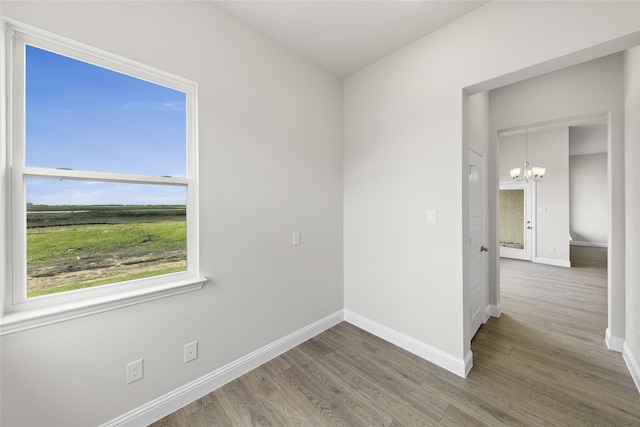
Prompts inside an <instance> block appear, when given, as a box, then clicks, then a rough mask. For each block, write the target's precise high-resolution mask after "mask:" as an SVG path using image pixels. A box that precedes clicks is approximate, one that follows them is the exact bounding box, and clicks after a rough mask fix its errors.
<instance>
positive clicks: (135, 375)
mask: <svg viewBox="0 0 640 427" xmlns="http://www.w3.org/2000/svg"><path fill="white" fill-rule="evenodd" d="M143 360H144V359H138V360H136V361H134V362H130V363H127V384H131V383H132V382H135V381H138V380H141V379H142V378H143V377H144V363H143Z"/></svg>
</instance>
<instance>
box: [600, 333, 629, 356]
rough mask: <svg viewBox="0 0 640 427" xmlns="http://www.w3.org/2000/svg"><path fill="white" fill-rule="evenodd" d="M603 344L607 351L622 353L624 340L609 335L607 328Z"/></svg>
mask: <svg viewBox="0 0 640 427" xmlns="http://www.w3.org/2000/svg"><path fill="white" fill-rule="evenodd" d="M604 342H605V343H606V344H607V348H608V349H609V350H613V351H617V352H618V353H622V348H623V345H624V338H621V337H616V336H613V335H611V331H610V330H609V328H607V331H606V333H605V338H604Z"/></svg>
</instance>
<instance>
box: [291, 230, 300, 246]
mask: <svg viewBox="0 0 640 427" xmlns="http://www.w3.org/2000/svg"><path fill="white" fill-rule="evenodd" d="M293 244H294V245H299V244H300V232H299V231H294V232H293Z"/></svg>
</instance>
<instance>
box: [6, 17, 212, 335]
mask: <svg viewBox="0 0 640 427" xmlns="http://www.w3.org/2000/svg"><path fill="white" fill-rule="evenodd" d="M0 25H2V27H3V28H0V30H2V37H3V40H2V43H0V44H1V45H2V47H1V49H2V50H3V51H2V52H0V58H2V63H1V64H0V66H2V68H3V69H4V70H6V73H2V74H4V75H5V76H6V77H5V81H0V87H1V88H2V89H0V90H2V92H3V93H2V97H1V98H2V101H3V105H6V106H7V108H5V109H4V110H5V111H6V114H5V115H3V117H2V119H1V120H2V122H0V124H1V126H0V128H1V129H2V132H1V134H2V139H3V140H2V150H1V151H0V160H1V162H0V163H1V166H0V167H1V168H2V170H1V174H0V187H1V188H2V210H1V211H0V225H1V227H0V237H2V245H3V247H2V250H3V253H4V254H5V256H3V257H2V259H1V260H0V266H1V267H2V271H3V272H4V273H3V275H2V277H1V280H2V282H3V288H4V289H3V292H2V299H3V301H2V317H1V319H0V335H5V334H8V333H13V332H18V331H21V330H26V329H30V328H33V327H38V326H43V325H46V324H50V323H56V322H60V321H65V320H69V319H73V318H77V317H81V316H86V315H91V314H94V313H99V312H103V311H106V310H112V309H116V308H120V307H125V306H129V305H132V304H138V303H141V302H145V301H150V300H154V299H157V298H162V297H166V296H170V295H175V294H178V293H183V292H187V291H191V290H197V289H201V288H202V286H203V285H204V282H205V281H206V279H205V278H203V277H201V276H200V272H199V253H198V249H199V243H198V234H199V233H198V179H197V177H198V170H197V166H198V155H197V147H198V143H197V135H198V132H197V84H196V83H195V82H192V81H189V80H187V79H183V78H181V77H177V76H174V75H172V74H169V73H166V72H164V71H160V70H157V69H154V68H151V67H149V66H146V65H143V64H139V63H137V62H134V61H131V60H128V59H125V58H122V57H119V56H116V55H113V54H111V53H108V52H104V51H102V50H99V49H96V48H93V47H90V46H86V45H84V44H81V43H78V42H75V41H72V40H69V39H66V38H63V37H60V36H56V35H53V34H50V33H48V32H45V31H42V30H39V29H36V28H33V27H31V26H27V25H24V24H20V23H17V22H15V21H12V20H8V19H3V20H2V23H1V24H0ZM27 44H29V45H31V46H34V47H38V48H41V49H45V50H48V51H51V52H54V53H57V54H60V55H64V56H67V57H71V58H74V59H77V60H80V61H83V62H86V63H89V64H93V65H97V66H99V67H103V68H107V69H109V70H113V71H116V72H119V73H122V74H126V75H130V76H132V77H135V78H137V79H142V80H146V81H149V82H152V83H155V84H159V85H162V86H166V87H169V88H171V89H175V90H178V91H180V92H183V93H185V94H186V124H187V126H186V140H187V144H186V159H187V165H186V171H187V173H186V177H184V178H178V177H153V176H145V175H133V174H124V173H110V172H94V171H78V170H59V169H55V168H44V167H32V166H26V165H25V162H24V160H25V159H24V154H25V145H26V144H25V143H26V141H25V69H24V67H25V56H24V54H25V45H27ZM27 177H41V178H56V179H57V178H61V179H72V180H91V181H101V182H121V183H134V184H151V185H171V186H181V187H184V188H186V192H187V218H186V220H187V270H186V271H184V272H178V273H171V274H164V275H159V276H154V277H148V278H143V279H136V280H130V281H126V282H118V283H114V284H109V285H102V286H97V287H91V288H85V289H80V290H74V291H67V292H61V293H58V294H51V295H46V296H41V297H33V298H27V293H26V236H27V232H26V231H27V228H26V227H27V215H26V178H27Z"/></svg>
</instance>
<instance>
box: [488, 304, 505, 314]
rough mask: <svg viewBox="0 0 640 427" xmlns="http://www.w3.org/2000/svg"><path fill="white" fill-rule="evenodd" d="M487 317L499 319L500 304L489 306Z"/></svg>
mask: <svg viewBox="0 0 640 427" xmlns="http://www.w3.org/2000/svg"><path fill="white" fill-rule="evenodd" d="M486 313H487V317H489V316H491V317H500V315H501V314H502V307H501V306H500V303H498V304H489V305H488V306H487V311H486Z"/></svg>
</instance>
